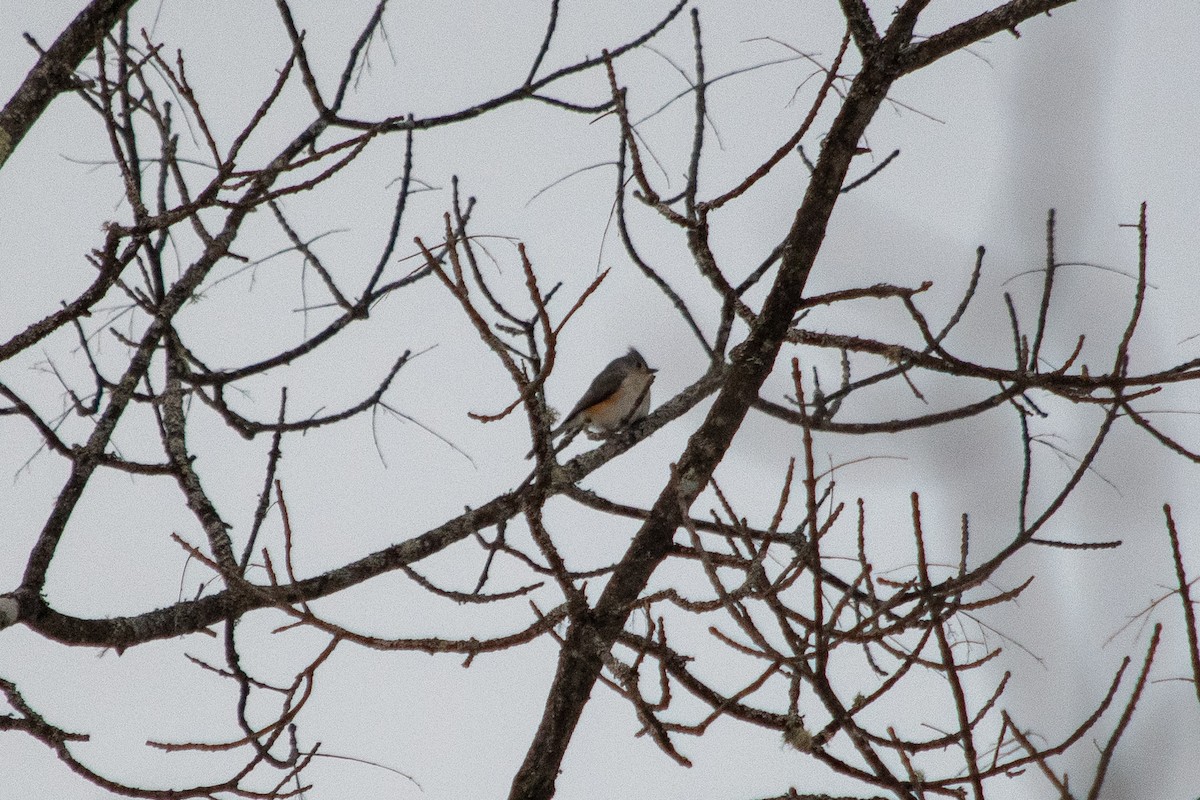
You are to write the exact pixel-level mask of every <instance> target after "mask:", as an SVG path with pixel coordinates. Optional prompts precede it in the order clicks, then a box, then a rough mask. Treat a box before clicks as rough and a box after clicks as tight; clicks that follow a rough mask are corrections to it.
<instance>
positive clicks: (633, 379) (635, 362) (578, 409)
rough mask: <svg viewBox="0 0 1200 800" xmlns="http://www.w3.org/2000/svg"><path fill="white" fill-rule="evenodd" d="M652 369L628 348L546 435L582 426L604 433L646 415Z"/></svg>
mask: <svg viewBox="0 0 1200 800" xmlns="http://www.w3.org/2000/svg"><path fill="white" fill-rule="evenodd" d="M656 372H658V370H656V369H651V368H650V367H649V366H647V364H646V359H644V358H642V354H641V353H639V352H638V351H637V350H634V349H633V348H632V347H631V348H629V352H628V353H626V354H625V355H623V356H621V357H620V358H617V359H613V361H612V362H610V363H609V365H608V366H607V367H605V368H604V369H602V370H601V371H600V374H599V375H597V376H596V379H595V380H593V381H592V385H591V386H589V387H588V389H587V391H586V392H584V393H583V397H581V398H579V402H578V403H576V404H575V407H574V408H572V409H571V413H570V414H567V418H566V419H565V420H564V421H563V423H562V424H561V425H559V426H558V427H557V428H555V429H554V430H552V431H550V437H551V438H555V437H557V436H558V435H559V434H561V433H564V432H566V431H572V430H577V429H579V428H584V427H590V428H592V429H593V430H597V431H601V432H605V433H607V432H610V431H614V430H617V429H618V428H620V427H622V426H623V425H628V424H629V423H630V422H634V421H636V420H639V419H641V418H642V417H644V416H646V414H647V413H649V411H650V384H652V383H654V373H656ZM530 456H532V453H530ZM530 456H526V458H529V457H530Z"/></svg>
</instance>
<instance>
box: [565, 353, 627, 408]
mask: <svg viewBox="0 0 1200 800" xmlns="http://www.w3.org/2000/svg"><path fill="white" fill-rule="evenodd" d="M619 360H620V359H617V361H619ZM617 361H613V362H612V363H611V364H609V365H608V366H607V367H605V368H604V369H603V370H602V371H601V373H600V374H599V375H597V376H596V379H595V380H594V381H592V385H591V386H589V387H588V388H587V391H586V392H584V393H583V397H581V398H579V402H578V403H576V404H575V407H574V408H572V409H571V413H570V414H567V418H566V423H571V422H572V421H573V420H574V419H575V416H576V415H577V414H579V412H581V411H583V410H584V409H587V408H591V407H592V406H594V405H596V403H599V402H600V401H601V400H604V399H605V398H607V397H611V396H612V395H613V394H614V393H615V392H616V391H617V389H619V388H621V381H622V380H623V379H624V376H623V375H622V374H621V370H619V369H615V368H614V367H615V365H616V363H617ZM566 423H564V424H566Z"/></svg>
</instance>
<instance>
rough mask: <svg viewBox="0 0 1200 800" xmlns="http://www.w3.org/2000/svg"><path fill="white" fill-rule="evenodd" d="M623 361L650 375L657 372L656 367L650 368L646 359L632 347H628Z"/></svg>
mask: <svg viewBox="0 0 1200 800" xmlns="http://www.w3.org/2000/svg"><path fill="white" fill-rule="evenodd" d="M624 361H625V363H627V364H628V365H629V366H630V367H631V368H633V369H634V370H636V371H637V372H645V373H648V374H650V375H653V374H654V373H656V372H658V370H656V369H651V367H650V365H649V364H647V363H646V359H644V358H642V354H641V353H639V352H638V351H637V350H635V349H633V348H632V347H631V348H629V352H628V353H627V354H626V355H625V358H624Z"/></svg>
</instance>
